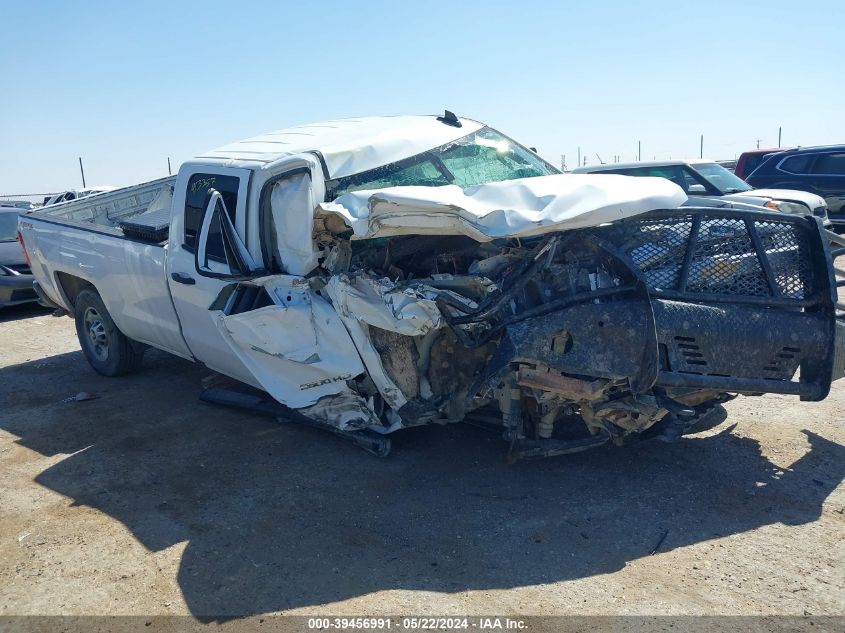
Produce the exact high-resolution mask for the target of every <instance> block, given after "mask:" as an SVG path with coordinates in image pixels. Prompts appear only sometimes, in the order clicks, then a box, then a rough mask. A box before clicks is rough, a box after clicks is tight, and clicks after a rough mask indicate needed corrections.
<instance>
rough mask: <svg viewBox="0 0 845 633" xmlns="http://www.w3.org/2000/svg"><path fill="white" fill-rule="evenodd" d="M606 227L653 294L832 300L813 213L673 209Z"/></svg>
mask: <svg viewBox="0 0 845 633" xmlns="http://www.w3.org/2000/svg"><path fill="white" fill-rule="evenodd" d="M679 211H680V213H679ZM606 231H607V232H606V235H604V236H603V238H604V239H605V240H606V242H609V243H610V246H611V248H612V249H613V250H614V251H615V253H616V254H617V255H618V256H620V257H623V258H624V259H626V260H627V263H628V265H629V266H631V268H632V269H633V270H634V271H636V272H637V273H638V276H639V277H640V279H641V280H642V281H643V282H644V283H645V284H646V286H648V288H649V293H650V294H651V295H652V296H657V297H666V298H676V299H684V300H689V301H702V300H712V301H722V302H737V303H751V304H766V305H792V306H810V305H816V304H818V303H819V302H822V303H825V302H826V300H829V299H830V297H831V294H830V291H831V270H832V269H831V266H830V254H829V250H827V249H826V248H825V247H824V245H823V240H822V239H821V236H820V231H821V227H820V225H819V224H818V222H817V221H816V220H815V219H813V218H810V217H800V216H787V215H783V214H771V213H749V212H745V211H741V212H738V211H731V210H719V209H711V208H706V209H695V208H690V209H683V210H680V209H675V210H673V211H658V212H653V213H649V214H645V215H641V216H637V217H635V218H632V219H630V220H625V221H622V222H618V223H616V224H614V225H612V226H609V227H606ZM834 301H835V299H834Z"/></svg>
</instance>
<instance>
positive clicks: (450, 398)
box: [19, 112, 845, 457]
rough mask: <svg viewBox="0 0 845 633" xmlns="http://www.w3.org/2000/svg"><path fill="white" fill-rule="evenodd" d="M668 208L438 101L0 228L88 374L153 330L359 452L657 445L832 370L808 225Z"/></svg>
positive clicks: (128, 360)
mask: <svg viewBox="0 0 845 633" xmlns="http://www.w3.org/2000/svg"><path fill="white" fill-rule="evenodd" d="M685 200H686V197H685V195H684V194H683V193H682V191H681V190H680V189H679V188H678V187H677V186H676V185H674V184H673V183H671V182H669V181H667V180H664V179H659V178H631V177H626V176H593V175H563V174H560V173H559V172H558V171H557V170H556V169H555V168H554V167H552V166H551V165H549V164H547V163H546V162H544V161H543V160H541V159H540V158H539V157H538V156H537V155H536V154H534V153H533V152H531V151H529V150H528V149H526V148H524V147H522V146H520V145H519V144H517V143H515V142H513V141H512V140H511V139H509V138H507V137H506V136H504V135H502V134H500V133H499V132H497V131H495V130H494V129H492V128H490V127H487V126H485V125H483V124H481V123H478V122H476V121H472V120H469V119H463V118H458V117H455V116H454V115H453V114H451V113H449V112H447V113H446V114H445V115H444V116H442V117H434V116H407V117H387V118H363V119H352V120H340V121H328V122H324V123H319V124H314V125H306V126H302V127H295V128H290V129H287V130H282V131H279V132H274V133H271V134H266V135H263V136H259V137H255V138H252V139H248V140H246V141H242V142H240V143H235V144H233V145H229V146H226V147H223V148H221V149H218V150H215V151H211V152H208V153H206V154H204V155H202V156H200V157H198V158H196V159H194V160H191V161H189V162H187V163H185V164H184V165H182V167H181V169H180V170H179V174H178V176H176V177H173V178H166V179H162V180H159V181H154V182H151V183H146V184H143V185H138V186H135V187H129V188H125V189H120V190H117V191H112V192H108V193H102V194H99V195H96V196H92V197H90V198H87V199H84V200H79V201H74V202H68V203H64V204H58V205H55V206H52V207H45V208H43V209H40V210H37V211H35V212H32V213H29V214H27V215H25V216H22V218H21V221H20V225H19V226H20V239H21V242H22V244H23V245H24V248H25V250H26V252H27V253H28V256H29V258H30V260H31V263H32V272H33V274H34V275H35V278H36V284H37V290H38V292H39V293H40V296H41V297H42V300H43V301H45V302H48V303H51V304H54V305H55V306H57V307H60V308H62V309H65V310H67V311H68V312H69V313H71V314H72V315H73V316H74V317H75V319H76V326H77V332H78V334H79V340H80V343H81V346H82V349H83V351H84V353H85V356H86V357H87V359H88V361H89V362H90V363H91V365H92V366H93V367H94V369H96V370H97V371H98V372H100V373H102V374H105V375H109V376H117V375H120V374H125V373H128V372H130V371H132V370H134V369H135V368H137V367H138V365H139V362H140V360H141V356H142V354H143V352H144V349H145V347H146V346H153V347H156V348H159V349H162V350H165V351H168V352H171V353H173V354H176V355H178V356H181V357H184V358H187V359H191V360H196V361H199V362H202V363H204V364H205V365H207V366H208V367H210V368H212V369H214V370H215V371H217V372H219V373H222V374H224V375H226V376H229V377H231V378H234V379H236V380H237V381H239V382H240V383H244V384H245V385H249V386H251V388H252V389H251V390H250V389H247V390H246V391H244V392H237V391H231V390H228V391H225V390H219V389H218V390H215V389H210V390H207V392H206V399H209V400H212V401H217V402H223V403H226V404H234V405H242V406H251V407H252V408H254V409H255V410H262V409H263V410H264V411H265V412H267V411H270V412H275V413H277V414H278V411H279V410H282V409H284V410H286V411H289V410H290V409H295V410H296V411H297V412H298V413H299V414H302V416H303V417H302V419H303V420H309V421H310V423H312V424H316V425H318V426H322V427H324V428H327V429H329V430H333V431H334V432H336V433H339V434H343V435H345V436H347V437H349V438H353V439H355V440H356V441H358V442H359V443H360V444H362V445H364V446H365V447H367V448H369V449H370V450H372V451H374V452H376V453H379V454H385V453H386V452H387V451H388V450H389V446H390V444H389V440H388V439H387V434H389V433H391V432H393V431H396V430H398V429H402V428H405V427H410V426H416V425H422V424H427V423H445V422H456V421H460V420H462V419H465V418H467V416H477V417H478V419H485V420H488V421H490V420H493V421H494V423H496V424H498V425H499V428H500V430H502V431H503V432H504V437H505V439H506V440H507V441H508V442H509V443H510V450H511V456H512V457H532V456H542V455H553V454H561V453H568V452H573V451H576V450H583V449H585V448H588V447H591V446H596V445H599V444H602V443H605V442H608V441H613V442H615V443H617V444H621V443H624V442H626V441H628V440H633V439H643V438H647V437H659V438H663V439H671V438H672V437H676V436H678V435H680V434H681V433H683V432H684V431H685V430H686V429H687V428H689V426H690V425H691V424H693V423H694V422H695V421H696V419H697V418H698V417H699V416H700V415H702V414H703V413H705V412H706V411H708V410H709V409H710V408H712V407H713V406H714V405H715V404H716V403H719V402H722V401H724V400H726V399H728V398H729V397H731V396H732V395H733V394H737V393H743V394H760V393H764V392H774V393H783V394H793V395H798V396H800V397H801V398H802V399H804V400H820V399H822V398H824V397H825V396H826V395H827V394H828V391H829V389H830V384H831V381H832V380H833V379H834V378H835V377H837V376H839V375H841V371H842V369H843V367H845V360H843V353H845V337H844V336H843V328H842V327H841V325H837V324H836V320H835V310H836V282H835V280H834V273H833V268H832V264H831V255H830V249H829V246H828V244H827V242H826V240H825V239H824V238H823V236H822V231H823V229H822V227H821V225H820V224H819V221H818V220H817V219H816V218H813V217H811V216H807V217H797V216H784V215H778V214H765V213H754V212H744V211H736V210H721V209H714V208H703V209H696V208H690V207H684V208H678V206H679V205H680V204H681V203H683V202H684V201H685ZM799 369H800V372H799ZM796 374H799V375H800V377H799V378H797V379H796V378H795V376H796ZM267 394H269V396H268V395H267ZM280 405H284V407H282V406H280ZM286 407H287V408H286Z"/></svg>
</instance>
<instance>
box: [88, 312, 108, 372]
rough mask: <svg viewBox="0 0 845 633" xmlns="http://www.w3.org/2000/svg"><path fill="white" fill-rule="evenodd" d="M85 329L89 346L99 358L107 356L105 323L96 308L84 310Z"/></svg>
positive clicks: (106, 357)
mask: <svg viewBox="0 0 845 633" xmlns="http://www.w3.org/2000/svg"><path fill="white" fill-rule="evenodd" d="M85 330H86V332H87V334H88V343H89V348H90V349H91V351H92V352H93V353H94V356H96V357H97V358H98V359H99V360H106V359H108V357H109V338H108V335H107V334H106V324H105V323H104V322H103V317H102V316H100V313H99V312H97V309H96V308H86V310H85Z"/></svg>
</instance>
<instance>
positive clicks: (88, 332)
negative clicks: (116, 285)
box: [75, 288, 144, 376]
mask: <svg viewBox="0 0 845 633" xmlns="http://www.w3.org/2000/svg"><path fill="white" fill-rule="evenodd" d="M75 317H76V335H77V336H78V337H79V344H80V346H81V347H82V353H83V354H85V358H87V359H88V363H89V364H90V365H91V367H93V368H94V370H95V371H96V372H97V373H100V374H102V375H103V376H123V375H125V374H128V373H131V372H133V371H135V370H136V369H138V367H140V365H141V360H142V358H143V356H144V352H143V348H142V347H140V345H138V344H137V343H135V342H134V341H132V339H130V338H128V337H127V336H125V335H124V334H123V332H121V331H120V330H118V329H117V326H116V325H115V324H114V321H112V318H111V315H110V314H109V311H108V310H106V306H105V305H104V304H103V300H102V299H101V298H100V295H99V294H98V293H97V291H96V290H94V289H93V288H86V289H85V290H83V291H82V292H80V293H79V295H78V296H77V297H76V305H75Z"/></svg>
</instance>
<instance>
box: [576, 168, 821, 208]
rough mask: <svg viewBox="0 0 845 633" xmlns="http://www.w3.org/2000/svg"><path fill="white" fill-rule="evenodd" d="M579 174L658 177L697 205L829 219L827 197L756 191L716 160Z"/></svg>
mask: <svg viewBox="0 0 845 633" xmlns="http://www.w3.org/2000/svg"><path fill="white" fill-rule="evenodd" d="M572 173H575V174H621V175H624V176H656V177H658V178H666V179H667V180H671V181H672V182H674V183H675V184H676V185H678V186H679V187H680V188H681V189H683V190H684V192H685V193H686V194H687V196H689V199H690V201H689V204H691V205H694V206H714V205H713V201H714V200H718V201H720V202H724V203H727V204H725V205H721V204H716V205H715V206H734V204H733V203H741V204H742V205H743V206H744V205H746V204H750V205H754V206H758V207H765V208H766V209H768V210H774V211H781V212H783V213H791V214H795V215H815V216H817V217H820V218H823V219H824V223H825V224H829V220H828V219H827V204H826V203H825V201H824V198H822V197H821V196H817V195H816V194H813V193H808V192H806V191H798V190H795V189H754V187H752V186H751V185H749V184H748V183H747V182H745V181H744V180H742V179H741V178H740V177H739V176H736V175H734V174H733V173H731V172H730V171H728V170H727V169H725V168H724V167H722V166H721V165H719V164H718V163H716V162H715V161H712V160H704V159H701V160H664V161H644V162H640V163H613V164H609V165H592V166H589V167H581V168H578V169H574V170H572Z"/></svg>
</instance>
